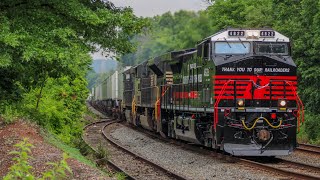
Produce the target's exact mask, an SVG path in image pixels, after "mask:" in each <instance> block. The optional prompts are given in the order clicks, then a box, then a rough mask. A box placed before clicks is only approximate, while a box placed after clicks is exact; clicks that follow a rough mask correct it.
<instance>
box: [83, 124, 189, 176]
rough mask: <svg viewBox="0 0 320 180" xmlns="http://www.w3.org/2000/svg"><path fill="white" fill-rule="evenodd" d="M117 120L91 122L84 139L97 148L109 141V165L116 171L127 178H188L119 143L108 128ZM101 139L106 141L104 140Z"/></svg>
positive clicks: (85, 129) (86, 128) (85, 130)
mask: <svg viewBox="0 0 320 180" xmlns="http://www.w3.org/2000/svg"><path fill="white" fill-rule="evenodd" d="M116 122H119V121H117V120H110V119H107V120H103V121H99V122H95V123H91V124H89V125H87V126H86V127H85V128H84V132H85V133H84V134H85V136H84V137H83V139H84V140H85V142H86V143H87V144H88V145H89V146H90V147H92V148H93V149H97V146H98V145H99V144H101V143H104V144H105V145H107V144H108V143H109V145H108V147H107V148H108V150H109V151H110V153H111V157H110V160H108V165H109V164H110V165H111V167H114V169H115V170H116V171H120V172H123V173H124V174H126V176H127V179H186V178H185V177H183V176H182V175H179V174H177V173H175V172H171V171H170V170H168V169H165V168H164V167H161V166H160V165H158V164H156V163H154V162H152V161H149V160H147V159H144V158H143V157H142V156H140V155H138V154H136V153H134V152H132V151H130V150H129V149H127V148H125V147H124V146H123V145H121V144H119V143H117V141H116V140H114V139H113V138H112V137H111V136H109V132H110V130H109V129H108V126H109V125H111V124H113V123H116ZM101 139H102V140H105V141H104V142H103V141H101Z"/></svg>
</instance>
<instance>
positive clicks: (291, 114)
mask: <svg viewBox="0 0 320 180" xmlns="http://www.w3.org/2000/svg"><path fill="white" fill-rule="evenodd" d="M121 73H122V76H123V79H122V82H121V83H122V85H123V89H121V90H120V91H121V92H119V94H122V95H123V97H122V99H121V105H120V106H118V107H116V108H117V110H116V111H114V112H118V115H117V116H118V117H123V118H124V119H126V121H128V122H129V123H132V124H133V125H135V126H141V127H143V128H145V129H148V130H150V131H154V132H157V133H160V134H161V135H162V136H165V137H168V138H174V139H180V140H183V141H187V142H191V143H195V144H200V145H203V146H206V147H210V148H213V149H220V150H222V151H225V152H226V153H229V154H232V155H235V156H278V155H289V154H291V153H292V152H293V150H294V149H295V148H296V147H297V140H296V132H297V130H299V125H300V122H301V121H303V116H304V111H303V104H302V101H301V100H300V98H299V96H298V94H297V67H296V65H295V63H294V61H293V59H292V57H291V45H290V40H289V38H287V37H286V36H284V35H282V34H280V33H279V32H277V31H275V30H273V29H232V28H229V29H225V30H222V31H220V32H217V33H216V34H214V35H212V36H210V37H207V38H205V39H203V40H202V41H201V42H200V43H198V44H197V45H196V47H195V48H191V49H185V50H179V51H172V52H168V53H166V54H163V55H161V56H158V57H155V58H152V59H150V60H147V61H144V62H142V63H141V64H139V65H137V66H135V67H130V68H127V69H125V70H123V71H122V72H121ZM108 86H110V85H108ZM94 97H95V98H94V99H95V100H99V102H102V104H103V102H104V101H105V100H104V99H101V98H100V99H99V98H98V99H97V98H96V96H95V95H94ZM108 101H110V100H108ZM106 102H107V101H106ZM105 106H106V105H105ZM113 108H115V107H113Z"/></svg>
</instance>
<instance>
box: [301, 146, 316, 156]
mask: <svg viewBox="0 0 320 180" xmlns="http://www.w3.org/2000/svg"><path fill="white" fill-rule="evenodd" d="M296 151H298V152H305V153H309V154H313V155H318V156H320V146H315V145H311V144H299V147H298V148H297V149H296Z"/></svg>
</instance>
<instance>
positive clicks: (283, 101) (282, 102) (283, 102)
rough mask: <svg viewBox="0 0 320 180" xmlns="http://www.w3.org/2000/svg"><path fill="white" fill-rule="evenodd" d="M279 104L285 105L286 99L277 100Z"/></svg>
mask: <svg viewBox="0 0 320 180" xmlns="http://www.w3.org/2000/svg"><path fill="white" fill-rule="evenodd" d="M278 104H279V106H281V107H285V106H286V105H287V101H286V100H283V99H282V100H279V103H278Z"/></svg>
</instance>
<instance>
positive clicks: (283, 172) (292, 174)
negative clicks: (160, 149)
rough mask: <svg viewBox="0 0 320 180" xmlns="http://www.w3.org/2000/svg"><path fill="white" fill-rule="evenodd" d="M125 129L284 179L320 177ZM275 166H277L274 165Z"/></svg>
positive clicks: (143, 130)
mask: <svg viewBox="0 0 320 180" xmlns="http://www.w3.org/2000/svg"><path fill="white" fill-rule="evenodd" d="M124 125H125V126H126V127H129V128H131V129H133V130H135V131H138V132H142V133H144V134H145V135H147V136H149V137H151V138H155V139H159V140H161V141H163V142H166V143H172V144H175V145H177V146H183V148H184V149H187V150H189V151H193V152H198V153H201V154H206V155H209V156H215V157H220V158H221V157H222V158H224V159H227V160H228V161H233V162H240V163H242V164H245V165H247V166H251V167H257V168H259V169H262V170H268V171H271V172H273V173H275V174H279V175H283V176H286V177H292V178H299V179H320V177H317V176H313V175H309V174H304V173H299V172H294V171H289V170H286V169H283V168H278V167H273V166H272V165H268V164H263V163H260V162H257V161H254V160H249V159H244V158H240V157H234V156H230V155H225V154H222V153H219V152H215V151H212V150H208V149H205V148H199V146H194V145H190V144H186V143H182V142H181V141H177V140H173V139H166V138H163V137H162V136H160V135H157V134H155V133H152V132H150V131H147V130H145V129H143V128H140V127H135V126H134V127H133V126H132V125H126V124H124ZM274 160H275V161H278V162H279V163H284V164H287V165H291V166H297V167H301V168H304V169H308V170H312V171H316V172H320V167H317V166H312V165H308V164H303V163H298V162H294V161H289V160H284V159H279V158H275V159H274ZM275 165H277V164H275Z"/></svg>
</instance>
